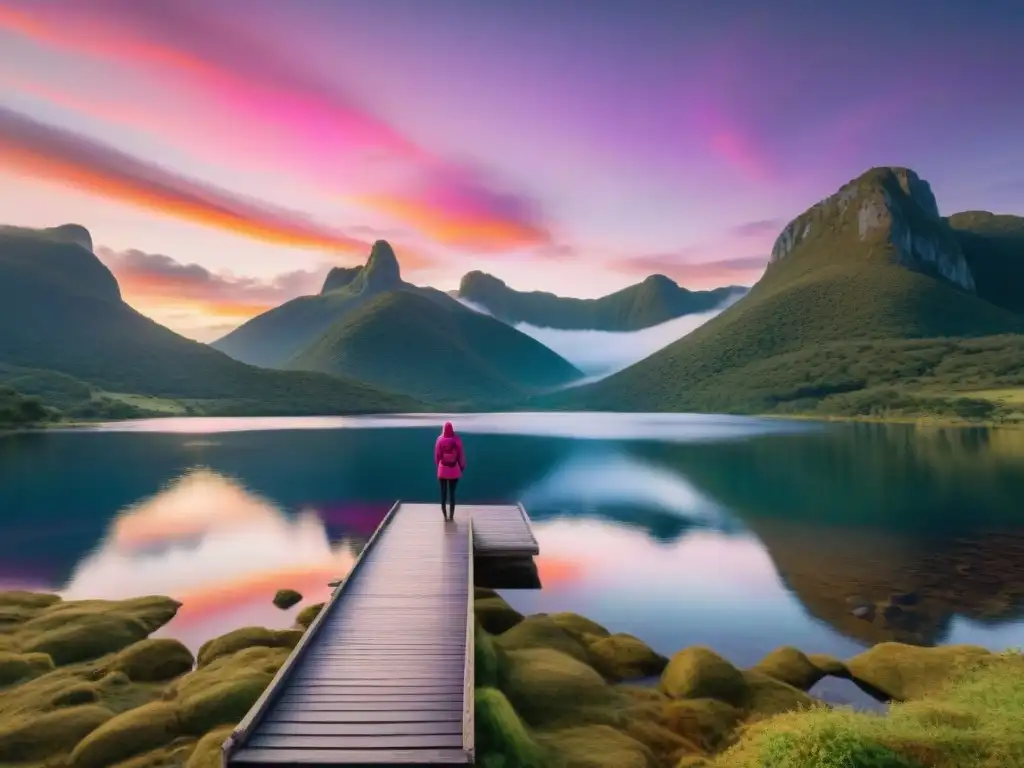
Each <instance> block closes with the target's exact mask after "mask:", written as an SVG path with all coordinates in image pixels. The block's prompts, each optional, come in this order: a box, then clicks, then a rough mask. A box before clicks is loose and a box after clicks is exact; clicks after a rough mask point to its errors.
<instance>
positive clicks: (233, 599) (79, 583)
mask: <svg viewBox="0 0 1024 768" xmlns="http://www.w3.org/2000/svg"><path fill="white" fill-rule="evenodd" d="M378 522H379V517H378ZM358 547H361V544H359V545H356V546H354V545H353V543H352V542H350V541H347V540H345V541H341V542H339V543H336V544H332V543H331V542H330V540H329V537H328V533H327V530H326V527H325V525H324V523H323V522H322V521H321V519H320V517H319V515H318V514H317V512H316V511H314V510H312V509H306V510H301V511H300V512H299V513H298V514H297V515H295V516H293V517H289V516H288V515H286V514H285V513H284V512H283V511H282V510H281V509H280V508H279V507H278V506H276V505H275V504H274V503H272V502H271V501H269V500H267V499H265V498H263V497H261V496H259V495H257V494H255V493H252V492H250V491H248V490H246V489H245V487H244V486H243V485H242V484H241V483H239V482H238V481H236V480H233V479H230V478H228V477H224V476H223V475H220V474H218V473H216V472H213V471H211V470H209V469H201V468H199V469H193V470H190V471H188V472H186V473H185V474H184V475H182V476H181V477H179V478H177V479H175V480H174V481H172V482H171V483H169V484H168V485H167V486H166V487H165V488H163V489H162V490H160V491H159V492H158V493H156V494H154V495H153V496H152V497H150V498H148V499H145V500H143V501H141V502H138V503H136V504H133V505H131V506H130V507H128V508H127V509H125V510H123V511H122V512H121V513H119V514H118V516H117V517H116V518H115V519H114V520H113V522H112V523H111V525H110V528H109V531H108V533H107V536H106V537H105V538H104V539H103V541H102V542H101V543H100V544H99V545H98V546H97V547H96V549H95V550H94V551H93V552H92V553H90V554H89V555H87V556H86V557H85V558H83V559H82V560H81V561H80V562H79V563H78V564H77V565H76V566H75V568H74V571H73V573H72V575H71V578H70V580H69V581H68V583H67V585H66V586H65V587H64V589H63V590H61V593H62V594H63V595H64V597H65V598H67V599H83V598H106V599H118V598H125V597H131V596H135V595H140V594H164V595H169V596H171V597H174V598H175V599H177V600H179V601H181V602H182V603H183V606H182V608H181V610H180V612H179V614H178V616H177V617H176V618H175V620H174V621H173V622H172V624H171V625H169V626H168V627H166V628H165V629H164V630H163V632H165V633H170V634H172V635H173V636H175V637H178V638H179V639H181V640H182V641H184V642H185V643H186V644H188V645H190V646H192V647H198V645H200V644H201V643H202V642H204V641H205V640H207V639H209V638H210V637H212V636H214V635H217V634H220V633H222V632H225V631H228V630H230V629H233V628H235V627H238V626H244V625H247V624H257V625H261V626H269V627H284V626H288V625H290V624H291V623H292V622H293V617H294V613H295V612H296V611H297V610H299V609H298V607H296V608H293V609H291V610H289V611H280V610H279V609H277V608H276V607H274V606H273V605H272V604H271V598H272V597H273V595H274V593H275V592H276V591H277V590H278V589H280V588H282V587H289V588H292V589H297V590H298V591H299V592H301V593H302V594H303V595H304V596H305V597H306V604H308V603H310V602H317V601H320V600H323V599H325V598H326V597H327V595H328V594H329V589H328V587H327V583H328V582H329V581H330V580H331V579H334V578H338V577H341V576H344V575H345V574H347V573H348V571H349V570H350V569H351V567H352V564H353V562H354V561H355V558H356V556H357V554H358V552H359V548H358Z"/></svg>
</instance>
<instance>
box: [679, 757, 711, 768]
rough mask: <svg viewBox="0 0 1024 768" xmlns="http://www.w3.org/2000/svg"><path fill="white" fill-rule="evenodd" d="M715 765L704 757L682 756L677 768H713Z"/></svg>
mask: <svg viewBox="0 0 1024 768" xmlns="http://www.w3.org/2000/svg"><path fill="white" fill-rule="evenodd" d="M712 765H713V763H711V761H710V760H709V759H708V758H706V757H704V756H703V755H681V756H680V758H679V762H677V763H676V764H675V768H711V766H712Z"/></svg>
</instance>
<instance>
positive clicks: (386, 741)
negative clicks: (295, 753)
mask: <svg viewBox="0 0 1024 768" xmlns="http://www.w3.org/2000/svg"><path fill="white" fill-rule="evenodd" d="M249 746H252V747H257V748H259V747H271V748H277V749H282V748H285V749H295V748H296V747H300V748H302V749H417V748H419V749H430V748H433V749H445V748H448V749H459V750H461V748H462V737H461V736H458V735H454V736H269V735H268V736H264V735H263V734H262V733H256V734H253V736H252V737H251V738H250V739H249Z"/></svg>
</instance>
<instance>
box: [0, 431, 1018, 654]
mask: <svg viewBox="0 0 1024 768" xmlns="http://www.w3.org/2000/svg"><path fill="white" fill-rule="evenodd" d="M438 419H439V417H437V416H434V415H429V416H415V415H413V416H400V417H392V418H384V419H381V418H376V419H371V418H367V419H341V420H338V419H323V420H308V419H305V420H259V419H257V420H244V419H242V420H226V421H225V420H219V421H218V420H212V423H211V420H201V422H202V423H200V424H198V425H197V424H196V423H195V422H194V421H180V422H174V421H173V420H167V421H162V422H150V423H147V424H137V425H134V426H133V425H119V426H118V427H117V428H116V430H120V431H113V430H108V431H103V430H100V431H85V432H82V431H79V432H62V433H47V434H45V435H33V436H28V435H25V436H14V437H12V438H4V439H0V525H2V535H0V581H3V582H5V583H7V584H10V585H18V586H26V587H29V588H50V589H53V588H65V589H66V590H67V593H68V595H69V596H88V597H119V596H123V595H127V594H138V593H140V592H157V593H166V594H171V595H173V596H175V597H178V598H179V599H182V600H184V601H185V604H186V607H185V608H184V609H183V611H182V614H181V617H180V620H177V621H176V622H175V623H174V624H172V625H171V627H170V628H169V630H168V631H172V630H173V631H174V632H176V633H180V634H182V635H183V636H185V637H186V640H188V641H189V642H190V643H192V644H197V643H199V642H201V641H202V640H204V639H206V638H207V637H209V636H210V635H212V634H216V633H218V632H221V631H227V630H229V629H232V628H234V627H237V626H240V625H244V624H264V625H270V626H285V625H287V624H289V623H290V622H291V616H292V614H293V613H294V610H292V611H290V612H281V611H278V609H276V608H274V607H273V606H272V605H271V604H270V598H271V596H272V594H273V592H274V591H275V590H276V589H277V588H279V587H282V586H293V587H295V588H297V589H299V590H300V591H301V592H303V593H304V594H306V595H307V597H308V598H309V599H310V600H319V599H322V598H323V597H324V596H325V595H326V592H327V587H326V583H327V581H329V580H330V579H331V578H335V577H337V576H339V575H343V574H344V573H345V572H346V571H347V570H348V568H349V567H350V565H351V563H352V561H353V559H354V557H355V555H354V552H357V551H358V550H359V548H360V547H361V546H362V545H363V543H365V541H366V540H367V539H368V537H369V536H370V535H371V534H372V532H373V530H374V529H375V528H376V526H377V524H378V522H379V521H380V519H381V518H382V517H383V515H384V513H385V512H386V511H387V509H388V508H389V507H390V505H391V504H392V503H393V502H394V500H395V499H398V498H401V499H407V500H431V499H433V498H435V497H436V493H437V490H436V480H435V478H434V475H433V468H432V466H431V463H430V457H431V456H432V454H431V447H432V445H433V440H434V437H435V435H436V424H437V423H438ZM296 422H301V424H297V423H296ZM458 423H459V426H460V428H461V429H462V430H463V432H464V433H465V434H466V436H467V450H468V453H469V457H470V470H469V472H467V475H466V477H465V478H464V480H463V482H462V483H461V484H460V486H459V492H460V500H461V501H462V503H466V504H468V503H509V502H514V501H518V500H522V501H524V502H525V504H526V506H527V508H528V510H529V511H530V514H531V517H532V518H533V520H534V522H535V525H536V532H537V536H538V539H539V541H540V546H541V553H542V554H541V557H540V558H538V568H539V571H540V575H541V579H542V581H543V583H544V589H543V590H542V591H540V592H510V593H509V598H510V600H511V601H512V602H513V603H514V604H515V605H517V606H518V607H520V608H521V609H523V610H529V611H535V610H546V611H560V610H574V611H579V612H581V613H584V614H588V615H591V616H593V618H595V619H597V620H598V621H601V622H603V623H605V624H606V625H607V626H608V627H609V628H610V629H612V630H613V631H622V632H630V633H632V634H635V635H638V636H640V637H643V638H644V639H646V640H647V641H648V642H650V643H652V644H653V645H655V647H657V648H658V649H659V650H662V651H664V652H672V651H674V650H676V649H678V648H680V647H683V646H685V645H689V644H693V643H705V644H708V645H711V646H713V647H715V648H717V649H719V650H720V651H721V652H723V653H725V654H726V655H727V656H729V657H730V658H732V659H733V660H734V661H736V662H737V663H752V662H753V661H756V659H757V658H758V657H759V656H760V655H761V654H763V653H764V652H766V651H768V650H771V649H772V648H774V647H776V646H778V645H782V644H792V645H797V646H799V647H802V648H804V649H805V650H807V651H819V652H826V653H834V654H837V655H840V656H846V655H849V654H850V653H854V652H856V651H857V650H859V649H860V648H862V647H863V646H865V645H867V644H870V643H874V642H878V641H880V640H891V639H899V640H904V641H908V642H919V643H926V644H927V643H941V642H972V643H979V644H982V645H988V646H990V647H1005V646H1007V645H1024V557H1022V555H1024V505H1022V503H1021V499H1024V430H972V429H948V428H946V429H922V428H913V427H906V426H878V425H859V426H849V425H830V426H821V425H791V424H786V423H785V422H780V421H768V420H753V419H741V418H734V417H714V416H708V417H679V416H665V415H655V416H635V415H629V414H614V415H608V414H585V415H583V414H503V415H489V414H481V415H469V416H460V417H459V420H458ZM282 425H284V426H285V427H287V428H280V427H282ZM339 425H341V428H339ZM271 426H272V427H273V428H272V429H271ZM160 429H169V430H170V431H165V432H162V433H161V432H159V431H158V430H160ZM199 465H201V466H202V467H203V468H196V467H197V466H199ZM161 488H162V490H159V491H158V492H156V493H154V491H156V490H157V489H161ZM138 499H143V501H137V500H138ZM118 510H121V511H120V512H118ZM97 542H98V543H97ZM894 600H895V601H894ZM908 601H909V602H908ZM868 607H870V608H871V610H870V611H865V610H862V609H866V608H868ZM894 607H895V608H898V609H899V610H895V609H894ZM887 608H888V610H886V609H887ZM868 614H870V618H866V616H868Z"/></svg>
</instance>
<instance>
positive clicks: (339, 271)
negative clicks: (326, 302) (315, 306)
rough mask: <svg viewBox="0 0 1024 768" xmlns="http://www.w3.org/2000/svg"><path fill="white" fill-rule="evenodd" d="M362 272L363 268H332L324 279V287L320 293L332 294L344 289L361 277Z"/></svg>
mask: <svg viewBox="0 0 1024 768" xmlns="http://www.w3.org/2000/svg"><path fill="white" fill-rule="evenodd" d="M362 271H363V268H362V267H332V268H331V271H330V272H328V273H327V277H326V278H325V279H324V287H323V288H321V289H320V293H321V294H323V293H330V292H331V291H336V290H338V289H339V288H344V287H345V286H346V285H349V284H350V283H351V282H352V281H353V280H355V279H356V278H357V277H359V275H360V273H361V272H362Z"/></svg>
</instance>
